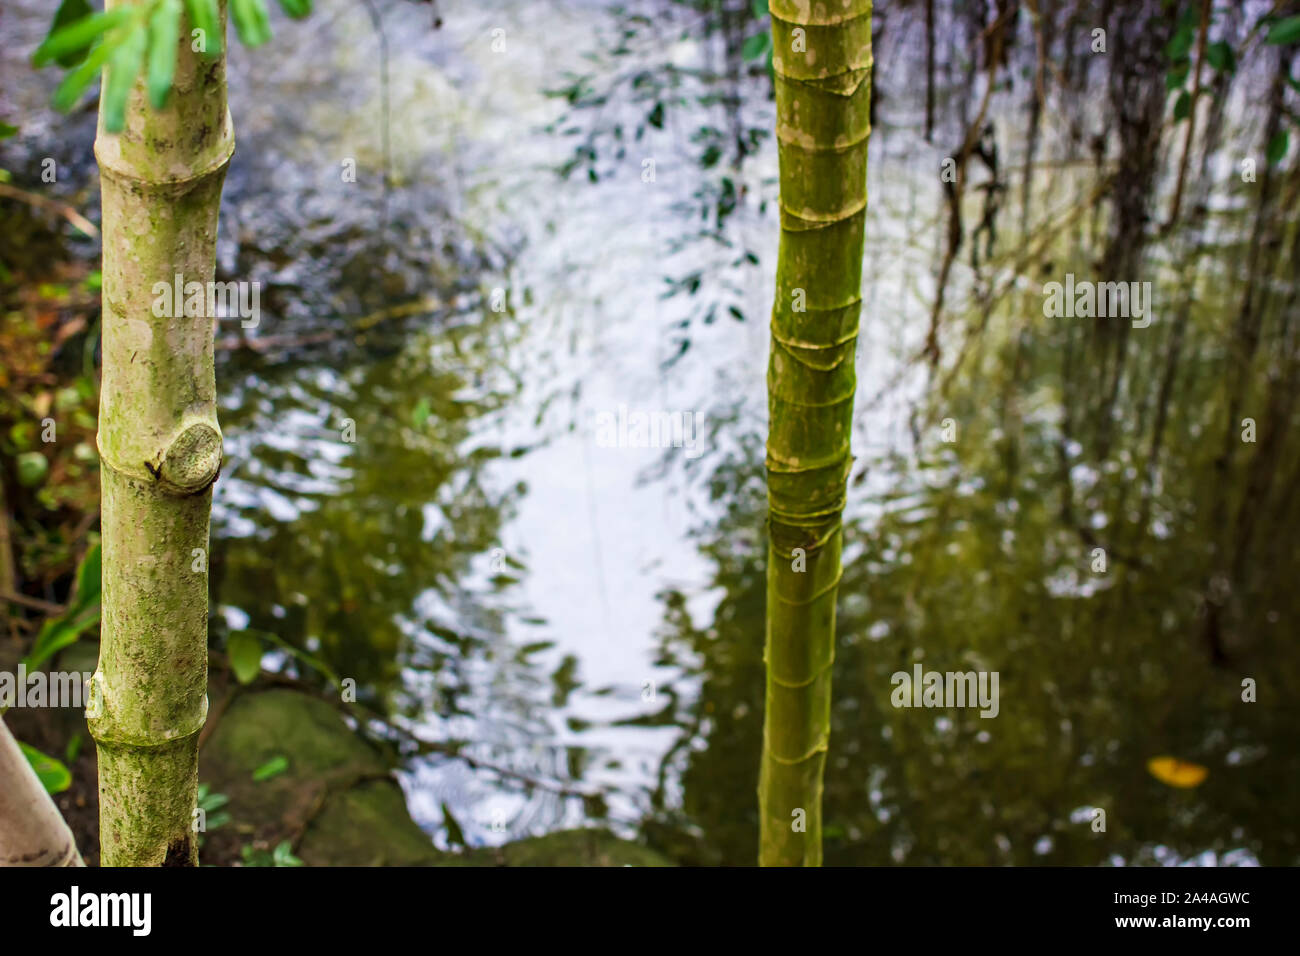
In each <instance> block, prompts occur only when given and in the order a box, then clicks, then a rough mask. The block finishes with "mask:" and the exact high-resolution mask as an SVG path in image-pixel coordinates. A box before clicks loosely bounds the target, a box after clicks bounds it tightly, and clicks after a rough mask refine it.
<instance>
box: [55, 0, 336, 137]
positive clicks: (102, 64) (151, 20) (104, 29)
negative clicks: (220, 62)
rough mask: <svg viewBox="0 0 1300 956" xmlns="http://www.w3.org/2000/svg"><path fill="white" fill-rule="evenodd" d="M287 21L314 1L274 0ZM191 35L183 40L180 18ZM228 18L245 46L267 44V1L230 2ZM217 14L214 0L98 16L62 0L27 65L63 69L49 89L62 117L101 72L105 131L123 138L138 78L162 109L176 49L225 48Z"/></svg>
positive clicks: (176, 1)
mask: <svg viewBox="0 0 1300 956" xmlns="http://www.w3.org/2000/svg"><path fill="white" fill-rule="evenodd" d="M279 2H280V6H281V7H282V8H283V9H284V11H285V13H287V14H288V15H289V16H290V17H293V18H294V19H302V18H303V17H305V16H307V15H308V14H309V13H311V0H279ZM182 14H184V15H185V17H186V18H188V21H189V24H190V27H191V31H192V32H191V33H190V35H189V36H187V37H185V38H182V36H181V16H182ZM230 16H231V19H232V20H234V22H235V31H236V32H237V33H238V34H239V39H240V40H241V41H242V42H243V43H244V45H245V46H250V47H254V46H261V45H262V44H263V43H265V42H266V41H267V40H269V39H271V24H270V16H269V14H268V12H267V8H266V2H265V0H230ZM221 32H222V31H221V14H220V8H219V7H218V5H217V0H145V2H141V3H136V4H132V5H128V6H119V7H114V8H113V9H112V10H109V11H106V12H103V13H96V12H94V10H93V9H92V7H91V6H90V3H89V0H62V3H60V4H59V8H58V10H57V11H56V12H55V14H54V20H53V22H52V23H51V24H50V31H49V34H48V35H47V36H46V38H45V41H44V42H43V43H42V44H41V45H40V46H39V47H37V49H36V52H35V53H34V54H33V55H32V65H33V66H36V67H43V66H46V65H48V64H50V63H57V64H58V65H59V66H61V67H63V68H64V69H65V70H68V74H67V76H65V77H64V78H63V81H62V82H61V83H60V84H59V87H58V89H57V90H55V92H54V106H55V108H56V109H58V110H60V111H63V112H66V111H68V110H69V109H71V108H72V107H73V106H75V105H76V103H77V101H78V100H80V99H81V96H82V94H84V93H85V92H86V90H87V89H89V87H90V85H91V84H92V83H93V82H94V81H95V78H96V77H98V76H99V75H100V73H101V71H104V83H103V90H102V103H103V112H104V128H105V129H106V130H107V131H108V132H110V133H120V132H121V131H122V129H123V128H124V126H125V125H126V104H127V100H128V98H129V97H130V94H131V89H132V87H133V86H134V85H135V82H136V80H137V79H138V78H139V77H140V76H141V73H142V72H143V75H144V77H145V85H146V88H147V90H148V93H149V102H150V103H152V104H153V106H154V108H155V109H163V108H164V107H165V106H166V105H167V100H168V97H169V95H170V94H171V89H172V79H173V77H174V75H175V70H176V59H177V55H178V53H179V50H180V45H181V44H182V43H183V42H184V43H189V44H190V45H191V49H192V50H193V51H194V52H195V53H199V54H201V55H203V56H207V57H215V56H218V55H220V53H221V50H222V45H221V44H222V36H221Z"/></svg>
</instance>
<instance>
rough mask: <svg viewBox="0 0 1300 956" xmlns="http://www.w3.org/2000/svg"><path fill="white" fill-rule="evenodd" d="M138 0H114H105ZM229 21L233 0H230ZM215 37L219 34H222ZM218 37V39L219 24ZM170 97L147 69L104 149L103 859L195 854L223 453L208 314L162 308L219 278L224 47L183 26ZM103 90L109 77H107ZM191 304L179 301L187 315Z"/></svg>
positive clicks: (176, 860)
mask: <svg viewBox="0 0 1300 956" xmlns="http://www.w3.org/2000/svg"><path fill="white" fill-rule="evenodd" d="M141 2H143V0H108V8H109V9H110V10H111V9H113V8H115V7H120V6H127V5H139V3H141ZM220 29H221V31H222V35H223V36H224V31H225V3H224V0H223V2H222V3H221V6H220ZM218 39H219V38H218ZM208 42H209V43H210V44H211V43H212V38H209V39H208ZM176 50H177V52H176V65H175V77H174V85H173V89H172V93H171V97H170V99H169V100H168V102H167V105H166V107H165V108H163V109H154V108H152V107H151V106H150V105H149V103H148V94H147V92H146V82H145V80H144V78H143V77H141V78H140V79H138V80H137V81H136V83H135V85H134V87H133V89H132V90H131V93H130V99H129V102H128V105H127V111H126V127H125V129H124V130H123V131H122V132H121V133H120V134H111V133H109V132H108V131H107V130H106V128H105V120H104V114H105V109H104V97H103V96H101V101H100V125H99V133H98V136H97V137H96V139H95V156H96V158H97V159H98V161H99V167H100V183H101V189H102V195H103V244H104V262H103V293H104V294H103V363H104V364H103V383H102V386H101V393H100V409H99V415H100V418H99V453H100V461H101V465H102V479H101V482H102V489H103V505H102V526H103V561H104V564H103V579H104V593H103V608H104V611H103V626H102V636H101V646H100V657H99V669H98V671H97V672H96V674H95V678H94V682H93V684H92V689H91V700H90V707H89V708H88V711H87V717H88V722H89V725H90V730H91V733H92V734H93V736H94V738H95V741H96V743H97V745H98V752H99V799H100V844H101V860H102V862H103V864H104V865H105V866H193V865H195V864H196V863H197V859H198V850H197V845H196V843H195V840H194V833H193V831H192V829H191V821H192V814H193V809H194V805H195V795H196V793H195V792H196V788H197V782H198V779H197V778H198V771H197V767H198V735H199V731H200V729H201V728H202V726H203V722H204V719H205V717H206V715H207V635H208V623H207V618H208V575H207V560H206V555H207V548H208V521H209V514H210V511H211V503H212V492H211V486H212V483H213V481H215V480H216V477H217V473H218V471H219V470H220V467H221V430H220V427H219V426H218V424H217V416H216V382H215V373H214V368H213V318H212V316H210V315H202V316H197V317H196V316H190V317H186V316H185V315H184V310H183V308H181V306H182V303H179V302H176V303H171V305H172V308H170V309H164V310H162V311H164V312H166V313H169V314H164V315H162V316H159V315H155V311H156V310H155V309H154V303H155V292H154V286H155V284H156V283H166V284H167V285H168V286H172V285H173V284H174V282H175V277H176V276H178V275H179V276H181V277H182V281H183V282H184V283H190V282H201V283H204V286H205V288H206V283H208V282H211V281H212V279H213V273H214V264H215V255H216V237H217V213H218V208H219V206H220V202H221V187H222V183H223V181H224V179H225V174H226V167H227V165H228V163H229V161H230V156H231V153H232V152H233V150H234V135H233V132H232V129H231V122H230V113H229V110H228V109H227V106H226V74H225V58H224V56H218V57H213V58H206V57H202V56H200V55H199V54H198V53H195V52H193V50H192V48H191V34H190V30H189V25H188V23H184V24H183V29H182V30H181V31H180V39H179V42H178V43H177V47H176ZM105 88H106V89H107V86H106V87H105ZM178 313H179V314H178Z"/></svg>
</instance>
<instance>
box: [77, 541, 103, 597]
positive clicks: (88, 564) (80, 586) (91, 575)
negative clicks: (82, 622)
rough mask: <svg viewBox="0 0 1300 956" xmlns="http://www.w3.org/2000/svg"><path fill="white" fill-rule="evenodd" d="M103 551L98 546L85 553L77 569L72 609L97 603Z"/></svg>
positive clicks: (100, 584) (101, 575)
mask: <svg viewBox="0 0 1300 956" xmlns="http://www.w3.org/2000/svg"><path fill="white" fill-rule="evenodd" d="M103 564H104V557H103V550H102V549H101V548H100V546H99V545H98V544H96V545H94V546H93V547H91V548H90V550H88V551H87V552H86V556H85V557H84V558H82V559H81V565H80V567H78V568H77V590H76V594H75V595H74V602H75V603H74V605H73V606H74V607H76V608H78V609H80V608H87V607H90V606H91V605H92V604H98V603H99V597H100V594H101V593H102V592H101V587H102V584H103V581H102V577H103Z"/></svg>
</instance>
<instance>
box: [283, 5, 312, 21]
mask: <svg viewBox="0 0 1300 956" xmlns="http://www.w3.org/2000/svg"><path fill="white" fill-rule="evenodd" d="M280 7H281V8H282V9H283V10H284V12H285V13H287V14H289V16H291V17H293V19H295V20H301V19H302V18H303V17H305V16H307V15H308V14H309V13H311V0H280Z"/></svg>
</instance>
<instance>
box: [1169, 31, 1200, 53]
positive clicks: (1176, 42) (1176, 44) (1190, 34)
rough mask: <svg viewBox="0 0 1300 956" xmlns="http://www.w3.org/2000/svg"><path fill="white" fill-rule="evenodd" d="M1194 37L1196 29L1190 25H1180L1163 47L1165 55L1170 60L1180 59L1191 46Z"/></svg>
mask: <svg viewBox="0 0 1300 956" xmlns="http://www.w3.org/2000/svg"><path fill="white" fill-rule="evenodd" d="M1195 39H1196V30H1195V29H1194V28H1192V27H1190V26H1184V27H1181V28H1180V29H1179V30H1178V32H1177V33H1175V34H1174V36H1173V39H1171V40H1170V41H1169V43H1168V45H1167V46H1166V47H1165V56H1167V57H1169V59H1171V60H1181V59H1182V58H1183V57H1185V56H1187V53H1188V51H1189V50H1191V48H1192V41H1193V40H1195Z"/></svg>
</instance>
